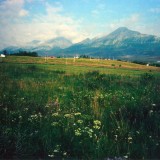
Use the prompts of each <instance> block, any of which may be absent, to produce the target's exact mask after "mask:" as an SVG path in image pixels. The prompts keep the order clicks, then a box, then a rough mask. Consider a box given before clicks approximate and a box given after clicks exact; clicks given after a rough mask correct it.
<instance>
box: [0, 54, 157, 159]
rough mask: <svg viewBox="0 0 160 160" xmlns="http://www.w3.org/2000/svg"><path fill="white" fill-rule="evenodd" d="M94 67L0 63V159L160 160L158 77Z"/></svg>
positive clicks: (86, 63)
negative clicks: (132, 159)
mask: <svg viewBox="0 0 160 160" xmlns="http://www.w3.org/2000/svg"><path fill="white" fill-rule="evenodd" d="M93 61H94V62H93ZM93 61H90V60H84V59H79V60H75V61H74V59H68V60H67V61H66V59H48V60H47V62H45V60H44V59H43V58H29V57H23V58H22V57H8V58H7V59H5V60H4V63H0V82H1V83H0V127H1V128H0V130H1V132H0V155H1V158H14V157H20V158H26V157H27V158H28V157H34V158H38V157H42V158H47V157H50V158H71V159H75V158H79V159H104V158H107V157H122V158H134V159H142V158H144V159H159V158H160V153H159V150H160V76H159V75H160V72H159V69H158V68H156V67H147V66H141V65H137V64H131V63H127V62H117V61H107V62H106V61H98V60H97V61H96V60H93ZM113 64H114V65H113ZM120 65H121V66H120Z"/></svg>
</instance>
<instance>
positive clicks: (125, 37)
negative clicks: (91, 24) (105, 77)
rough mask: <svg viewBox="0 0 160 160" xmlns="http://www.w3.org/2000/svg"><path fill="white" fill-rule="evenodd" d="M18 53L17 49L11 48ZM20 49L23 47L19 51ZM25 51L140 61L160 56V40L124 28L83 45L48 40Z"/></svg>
mask: <svg viewBox="0 0 160 160" xmlns="http://www.w3.org/2000/svg"><path fill="white" fill-rule="evenodd" d="M9 49H10V50H12V51H13V52H15V51H16V50H17V47H15V48H14V47H10V48H9ZM19 49H20V48H19ZM21 50H26V51H36V52H38V54H39V55H42V56H43V55H45V54H48V55H53V56H63V55H66V56H75V55H77V54H79V55H81V54H85V55H88V56H93V57H103V58H110V57H114V58H117V59H118V58H120V59H125V58H127V59H138V58H141V57H142V59H144V58H147V59H149V58H152V57H160V37H156V36H153V35H147V34H141V33H140V32H137V31H132V30H129V29H128V28H126V27H120V28H118V29H116V30H115V31H113V32H112V33H110V34H109V35H107V36H103V37H99V38H93V39H89V38H87V39H85V40H83V41H81V42H79V43H76V44H72V42H71V41H70V40H68V39H66V38H64V37H57V38H54V39H50V40H48V41H44V42H42V41H39V40H34V41H32V42H30V43H28V44H27V45H26V46H25V47H21Z"/></svg>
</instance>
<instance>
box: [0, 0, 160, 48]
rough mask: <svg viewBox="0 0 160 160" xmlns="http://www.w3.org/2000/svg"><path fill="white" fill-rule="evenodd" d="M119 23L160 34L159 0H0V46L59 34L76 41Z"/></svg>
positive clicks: (90, 36) (113, 27) (107, 29)
mask: <svg viewBox="0 0 160 160" xmlns="http://www.w3.org/2000/svg"><path fill="white" fill-rule="evenodd" d="M122 26H125V27H128V28H129V29H131V30H136V31H139V32H141V33H145V34H153V35H156V36H160V29H159V28H160V27H159V26H160V0H0V39H1V41H0V49H2V48H4V47H7V46H14V45H15V46H21V45H22V46H23V45H26V44H27V43H28V42H30V41H32V40H41V41H45V40H48V39H51V38H55V37H58V36H63V37H66V38H68V39H70V40H71V41H72V42H74V43H76V42H79V41H81V40H83V39H85V38H94V37H97V36H103V35H107V34H109V33H110V32H112V31H114V30H115V29H117V28H118V27H122Z"/></svg>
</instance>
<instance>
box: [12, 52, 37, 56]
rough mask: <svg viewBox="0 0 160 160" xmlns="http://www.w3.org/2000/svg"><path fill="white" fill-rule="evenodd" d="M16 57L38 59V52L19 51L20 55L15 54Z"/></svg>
mask: <svg viewBox="0 0 160 160" xmlns="http://www.w3.org/2000/svg"><path fill="white" fill-rule="evenodd" d="M12 55H14V56H31V57H38V53H37V52H27V51H19V52H18V53H13V54H12Z"/></svg>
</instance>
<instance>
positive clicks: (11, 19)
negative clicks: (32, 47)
mask: <svg viewBox="0 0 160 160" xmlns="http://www.w3.org/2000/svg"><path fill="white" fill-rule="evenodd" d="M29 2H30V3H32V1H29ZM24 4H25V2H24V0H7V1H5V2H3V3H2V4H1V5H0V25H1V26H0V39H1V40H2V41H1V43H0V48H1V49H2V48H3V47H6V46H11V45H18V46H21V45H25V44H26V43H27V42H30V41H32V40H36V39H38V40H42V41H43V40H48V39H50V38H55V37H58V36H64V37H66V38H69V39H71V40H72V41H73V42H79V41H81V40H83V39H84V38H85V37H86V36H87V33H84V32H83V31H82V30H81V27H80V26H81V20H75V19H73V18H72V17H70V16H67V15H65V14H64V13H63V6H62V5H61V4H60V3H52V5H51V4H48V3H46V2H43V5H44V7H45V10H46V14H36V15H31V14H30V13H29V12H28V11H27V10H25V9H24ZM4 11H5V12H4ZM62 13H63V14H62ZM25 16H29V18H30V19H31V20H30V21H25Z"/></svg>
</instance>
